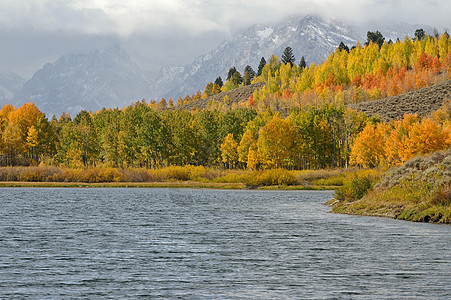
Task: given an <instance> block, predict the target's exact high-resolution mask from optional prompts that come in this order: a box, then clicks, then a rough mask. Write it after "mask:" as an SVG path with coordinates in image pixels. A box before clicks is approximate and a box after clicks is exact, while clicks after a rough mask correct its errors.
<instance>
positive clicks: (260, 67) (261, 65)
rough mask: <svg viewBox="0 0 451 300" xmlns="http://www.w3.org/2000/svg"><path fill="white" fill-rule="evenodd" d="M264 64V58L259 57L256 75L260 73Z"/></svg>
mask: <svg viewBox="0 0 451 300" xmlns="http://www.w3.org/2000/svg"><path fill="white" fill-rule="evenodd" d="M265 65H266V60H265V58H264V57H262V59H260V64H259V65H258V70H257V76H260V75H262V71H263V67H264V66H265Z"/></svg>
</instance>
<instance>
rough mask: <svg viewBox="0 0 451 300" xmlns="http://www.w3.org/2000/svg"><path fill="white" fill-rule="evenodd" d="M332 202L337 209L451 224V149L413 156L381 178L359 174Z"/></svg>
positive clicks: (340, 211) (346, 211)
mask: <svg viewBox="0 0 451 300" xmlns="http://www.w3.org/2000/svg"><path fill="white" fill-rule="evenodd" d="M374 182H377V183H376V184H375V185H374V187H373V186H372V185H373V183H374ZM330 204H331V205H332V206H333V212H337V213H346V214H357V215H368V216H381V217H389V218H394V219H401V220H408V221H416V222H434V223H445V224H451V150H448V151H444V152H436V153H434V154H432V155H430V156H427V157H417V158H415V159H412V160H410V161H408V162H406V163H405V164H404V165H402V166H400V167H397V168H392V169H390V170H389V171H387V172H386V173H385V174H383V175H382V176H381V177H380V179H377V178H373V179H369V178H368V179H364V178H355V179H354V180H353V181H351V182H350V183H348V184H345V185H344V186H343V187H342V188H341V189H339V190H338V191H337V197H336V199H335V200H333V201H331V203H330Z"/></svg>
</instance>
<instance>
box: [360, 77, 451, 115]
mask: <svg viewBox="0 0 451 300" xmlns="http://www.w3.org/2000/svg"><path fill="white" fill-rule="evenodd" d="M450 98H451V81H445V82H443V83H439V84H436V85H433V86H430V87H427V88H423V89H420V90H416V91H411V92H407V93H405V94H402V95H398V96H393V97H387V98H384V99H379V100H374V101H368V102H361V103H358V104H353V105H351V107H352V108H354V109H357V110H359V111H363V112H365V113H366V114H367V115H369V116H375V117H379V118H380V119H381V120H383V121H391V120H397V119H402V117H403V116H404V114H407V113H411V114H415V113H416V114H418V116H420V117H425V116H427V115H429V114H431V113H432V112H434V111H436V110H437V109H438V108H439V107H440V106H441V105H442V103H443V101H444V100H445V99H450Z"/></svg>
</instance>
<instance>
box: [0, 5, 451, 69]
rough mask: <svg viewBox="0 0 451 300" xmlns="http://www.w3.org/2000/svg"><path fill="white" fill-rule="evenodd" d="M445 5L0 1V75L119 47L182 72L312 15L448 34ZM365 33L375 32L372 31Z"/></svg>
mask: <svg viewBox="0 0 451 300" xmlns="http://www.w3.org/2000/svg"><path fill="white" fill-rule="evenodd" d="M450 13H451V2H450V1H447V0H426V1H420V0H398V1H379V0H363V1H354V0H353V1H338V0H317V1H314V2H312V1H304V0H301V1H294V0H282V1H269V0H248V1H237V0H231V1H223V0H220V1H217V0H208V1H207V0H167V1H146V0H131V1H126V2H124V1H122V0H16V1H9V0H0V39H1V40H3V41H6V42H4V43H2V44H1V45H0V66H1V67H0V68H1V69H0V72H1V71H10V70H14V71H16V72H18V73H20V74H21V75H22V76H25V77H29V76H31V75H32V73H33V72H34V71H35V70H36V69H38V68H40V67H42V65H43V64H44V63H46V62H48V61H52V60H53V61H54V60H56V59H57V58H58V57H60V56H61V55H63V54H67V53H73V52H81V51H86V50H93V49H101V48H104V47H106V46H107V45H111V44H115V43H121V44H122V45H124V47H126V48H127V50H128V51H129V52H130V53H131V54H132V55H133V57H136V58H138V59H139V60H140V64H142V65H143V67H144V68H145V69H148V70H154V71H156V69H158V68H159V67H162V66H165V65H171V64H172V65H179V64H187V63H189V62H191V61H192V60H193V59H194V58H196V57H197V56H199V55H200V54H203V53H207V52H209V51H211V50H212V49H214V48H216V47H217V46H218V45H219V44H220V43H221V42H222V41H223V40H224V39H226V38H227V37H230V36H231V35H232V34H234V33H236V32H240V31H241V30H244V29H245V28H247V27H249V26H251V25H253V24H261V23H265V24H268V23H271V22H273V23H277V22H280V21H281V20H282V19H285V18H289V17H292V16H294V15H306V14H317V15H320V16H322V17H323V18H333V19H339V20H343V21H345V22H347V23H348V24H352V23H354V24H363V23H365V22H370V21H372V22H373V23H375V24H376V26H377V24H378V22H379V23H380V24H382V23H383V22H384V20H387V19H392V20H393V19H394V20H398V21H404V22H408V23H418V24H426V25H430V26H432V27H436V28H437V29H438V30H439V31H440V32H441V31H443V30H444V29H448V28H449V27H451V24H450V23H449V22H450V21H449V14H450ZM372 27H375V26H374V25H372Z"/></svg>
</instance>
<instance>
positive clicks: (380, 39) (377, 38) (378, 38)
mask: <svg viewBox="0 0 451 300" xmlns="http://www.w3.org/2000/svg"><path fill="white" fill-rule="evenodd" d="M366 37H367V39H368V41H367V42H366V43H365V46H368V45H369V44H370V42H372V43H374V44H377V45H378V46H379V48H380V47H382V44H383V43H384V41H385V38H384V36H383V35H382V33H380V32H379V31H376V32H371V31H368V32H367V34H366Z"/></svg>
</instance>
